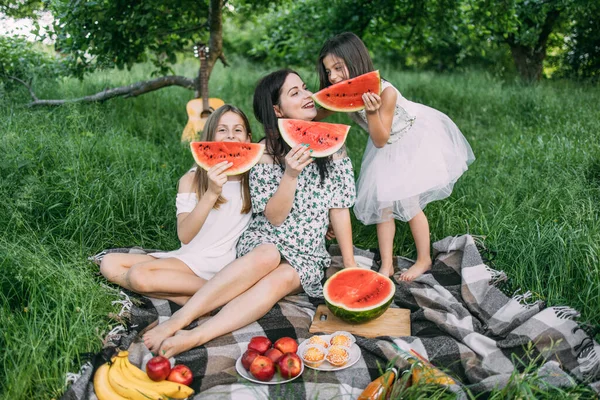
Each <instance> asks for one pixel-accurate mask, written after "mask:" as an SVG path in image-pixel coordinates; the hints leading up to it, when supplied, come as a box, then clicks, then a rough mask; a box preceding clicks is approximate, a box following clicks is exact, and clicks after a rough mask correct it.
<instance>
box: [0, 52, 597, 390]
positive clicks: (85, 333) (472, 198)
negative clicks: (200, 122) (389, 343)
mask: <svg viewBox="0 0 600 400" xmlns="http://www.w3.org/2000/svg"><path fill="white" fill-rule="evenodd" d="M233 64H234V65H235V66H234V67H232V68H228V69H224V68H222V67H217V69H216V70H215V72H214V73H213V76H212V77H211V81H210V89H211V95H212V96H213V97H220V98H222V99H224V100H225V101H227V102H230V103H232V104H235V105H237V106H239V107H241V108H242V109H243V110H245V111H246V112H247V113H248V114H249V116H250V117H251V122H252V126H253V129H254V131H255V132H256V134H255V137H256V136H259V137H260V136H261V135H262V133H261V132H260V129H259V125H258V124H257V123H256V121H255V119H254V118H253V117H252V115H251V114H252V106H251V105H252V93H253V89H254V85H255V83H256V81H257V79H258V78H259V77H260V76H262V75H263V74H265V73H266V72H268V71H267V70H264V69H261V68H259V67H255V66H252V65H249V64H247V63H245V62H244V61H240V60H236V61H234V62H233ZM177 69H178V71H177V72H178V73H180V74H185V75H187V76H192V75H193V73H194V71H195V69H196V65H195V64H194V63H193V61H189V60H188V61H183V62H182V64H181V65H179V66H178V68H177ZM303 75H304V77H305V79H306V81H307V83H308V84H309V87H312V88H313V89H315V88H316V82H317V80H316V77H315V76H314V74H312V73H310V72H306V71H304V73H303ZM147 76H149V69H148V67H147V66H140V67H136V68H135V69H134V71H133V72H132V73H126V72H119V71H108V72H102V73H96V74H95V75H94V76H92V77H90V79H88V80H86V81H85V82H79V81H77V80H72V79H66V80H64V81H61V82H58V83H55V84H51V83H44V82H38V83H37V84H36V90H37V91H38V95H39V96H40V97H42V98H67V97H75V96H81V95H85V94H90V93H95V92H96V91H99V90H102V89H104V88H105V87H112V86H116V85H121V84H126V83H132V82H135V81H137V80H141V79H145V78H146V77H147ZM383 76H385V77H386V78H387V79H389V80H390V81H392V82H393V83H395V84H396V86H397V87H398V88H399V89H400V90H401V91H402V93H403V94H404V95H405V96H406V97H407V98H409V99H412V100H415V101H419V102H423V103H425V104H428V105H430V106H432V107H435V108H438V109H440V110H441V111H443V112H445V113H447V114H448V115H449V116H450V117H451V118H452V119H453V120H454V121H455V122H456V123H457V124H458V126H459V127H460V128H461V129H462V131H463V132H464V134H465V135H466V136H467V138H468V139H469V141H470V143H471V145H472V147H473V150H474V152H475V155H476V157H477V160H476V162H475V163H474V164H473V165H472V167H471V168H470V169H469V171H468V172H467V173H466V174H465V175H464V176H463V177H462V178H461V179H460V180H459V182H458V184H457V185H456V187H455V190H454V192H453V194H452V196H451V197H450V198H448V199H446V200H443V201H439V202H436V203H432V204H430V205H429V206H428V207H427V209H426V215H427V216H428V218H429V222H430V226H431V235H432V240H433V241H435V240H439V239H442V238H444V237H446V236H449V235H459V234H463V233H471V234H474V235H484V236H486V244H487V246H488V247H489V248H491V249H493V250H495V251H497V256H496V258H495V260H494V263H495V264H494V266H495V267H496V268H498V269H503V270H505V271H506V272H507V274H508V276H509V277H510V280H511V284H512V286H513V287H515V288H519V287H520V288H522V289H523V290H531V291H532V292H533V293H534V294H535V296H536V297H537V298H541V299H544V300H546V301H547V302H548V303H549V304H550V305H554V304H567V305H570V306H572V307H574V308H576V309H578V310H579V311H581V313H582V317H581V320H582V321H586V322H590V323H597V322H598V321H599V320H600V262H599V259H600V215H599V214H600V206H599V204H600V145H599V140H598V132H599V131H600V111H599V110H600V109H599V108H598V106H597V105H598V104H599V103H600V90H599V89H598V87H589V86H584V85H580V84H575V83H571V82H552V83H543V84H541V85H539V86H537V87H524V86H520V85H516V84H507V83H503V82H501V81H498V80H496V79H494V78H491V77H489V76H487V75H485V74H479V73H469V74H462V75H436V74H431V73H406V72H397V71H391V70H384V71H383ZM191 96H192V94H191V92H189V91H186V90H184V89H180V88H169V89H164V90H161V91H158V92H155V93H151V94H148V95H144V96H142V97H139V98H134V99H115V100H111V101H108V102H106V103H104V104H87V105H69V106H65V107H61V108H54V109H48V108H43V109H28V108H26V107H24V106H23V104H25V103H26V102H27V101H28V99H27V97H26V96H25V94H24V93H20V94H18V95H14V94H11V95H10V96H9V95H8V94H6V93H3V92H1V91H0V121H2V124H0V160H2V162H1V163H0V176H1V179H0V198H1V199H2V201H0V285H1V288H2V290H1V292H0V296H1V297H0V299H1V302H0V307H1V308H0V327H1V328H0V349H2V350H3V351H2V352H0V360H1V367H0V394H2V395H1V396H0V397H2V398H7V399H20V398H23V399H25V398H48V399H49V398H57V397H58V396H60V394H61V393H62V392H63V391H64V389H65V386H64V385H65V374H66V373H67V372H76V371H77V370H78V369H79V367H80V365H81V363H82V358H81V355H82V354H84V353H86V352H96V351H98V350H100V348H101V341H100V338H102V337H103V336H104V335H105V334H106V333H107V332H108V331H109V330H110V329H111V328H112V327H114V326H115V325H116V324H117V321H115V320H111V319H110V318H109V317H108V314H109V313H110V312H114V311H115V310H116V309H117V308H116V306H111V301H112V300H114V294H113V293H112V292H111V291H110V290H109V289H107V288H105V287H103V286H102V285H101V283H103V282H104V281H103V279H101V278H100V277H99V276H98V273H97V267H95V266H94V265H92V264H91V263H89V262H87V261H86V258H87V257H88V256H89V255H92V254H94V253H96V252H98V251H100V250H102V249H104V248H108V247H118V246H132V245H140V246H144V247H150V248H162V249H170V248H176V247H177V246H178V241H177V236H176V232H175V229H176V225H175V222H176V221H175V217H174V216H175V204H174V195H175V191H176V182H177V180H178V178H179V177H180V175H181V174H182V173H184V172H185V171H186V169H187V168H189V167H190V166H191V164H192V158H191V155H190V154H189V151H188V150H187V148H186V147H185V146H182V145H181V144H180V143H179V138H180V136H181V131H182V129H183V126H184V125H185V123H186V121H187V116H186V113H185V103H186V102H187V100H189V99H190V98H191ZM331 121H337V122H348V119H345V118H344V117H343V116H336V117H335V118H334V119H332V120H331ZM366 139H367V137H366V134H365V133H364V132H362V131H361V130H359V129H358V128H357V127H354V128H353V129H352V131H351V134H350V135H349V138H348V147H349V152H350V155H351V157H352V159H353V162H354V165H355V168H356V172H357V173H358V171H359V168H360V159H361V154H362V150H363V148H364V145H365V143H366ZM354 233H355V242H356V245H358V246H360V247H374V246H376V244H377V239H376V235H375V229H374V227H373V226H368V227H365V226H361V225H360V224H359V223H356V221H354ZM395 251H396V253H398V254H401V255H405V256H409V257H414V256H415V251H414V242H413V240H412V237H411V235H410V230H409V228H408V225H407V224H404V223H399V224H398V228H397V242H396V245H395ZM523 382H525V383H523ZM534 386H535V382H533V381H531V382H530V381H527V380H525V381H522V380H520V381H519V382H518V384H516V385H515V386H514V387H513V388H512V389H511V390H513V391H512V392H510V395H511V397H512V396H513V395H514V396H515V397H518V396H519V393H520V394H521V395H522V396H524V397H527V393H528V391H527V390H530V389H531V387H534ZM521 387H523V388H524V389H522V390H521V389H519V388H521ZM515 388H516V389H515ZM507 393H508V392H501V391H499V392H498V393H496V394H495V396H496V398H501V397H502V396H503V394H507ZM536 393H539V392H536ZM562 393H563V392H556V393H552V392H551V391H548V394H547V397H548V398H559V397H560V396H559V395H562ZM582 393H583V394H585V393H586V392H585V390H584V389H582V388H579V389H577V390H575V391H574V392H570V393H568V394H569V395H572V396H574V397H577V396H579V395H581V394H582ZM414 396H416V397H418V393H417V394H415V395H414ZM436 396H437V395H436ZM440 396H441V397H439V398H443V397H444V396H445V395H444V394H440ZM416 397H415V398H416ZM434 397H435V396H434Z"/></svg>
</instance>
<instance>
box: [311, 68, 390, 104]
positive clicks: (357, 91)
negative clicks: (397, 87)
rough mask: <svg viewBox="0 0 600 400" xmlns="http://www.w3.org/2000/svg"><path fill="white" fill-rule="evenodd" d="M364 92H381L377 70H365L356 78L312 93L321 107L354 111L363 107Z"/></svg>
mask: <svg viewBox="0 0 600 400" xmlns="http://www.w3.org/2000/svg"><path fill="white" fill-rule="evenodd" d="M364 93H376V94H380V93H381V77H380V76H379V71H372V72H367V73H366V74H362V75H359V76H357V77H356V78H352V79H346V80H345V81H342V82H338V83H336V84H334V85H331V86H329V87H326V88H325V89H323V90H320V91H318V92H317V93H315V94H313V95H312V98H313V100H314V101H316V102H317V103H319V104H320V105H321V106H322V107H324V108H326V109H328V110H331V111H338V112H356V111H360V110H362V109H363V108H365V102H364V101H363V99H362V95H363V94H364Z"/></svg>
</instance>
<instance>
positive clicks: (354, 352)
mask: <svg viewBox="0 0 600 400" xmlns="http://www.w3.org/2000/svg"><path fill="white" fill-rule="evenodd" d="M318 336H321V337H322V338H323V339H325V340H327V341H329V337H330V335H318ZM307 343H308V339H306V340H305V341H303V342H302V343H300V345H299V346H298V351H297V353H298V355H299V356H300V358H302V352H303V351H304V348H305V347H306V345H307ZM360 356H361V352H360V347H358V345H357V344H356V343H352V347H350V359H349V360H348V362H347V363H346V364H344V365H342V366H341V367H334V366H333V365H331V364H329V361H327V360H325V361H323V364H321V365H319V366H318V367H311V366H310V365H307V367H308V368H312V369H316V370H318V371H339V370H341V369H346V368H349V367H351V366H353V365H354V364H356V362H357V361H358V360H360Z"/></svg>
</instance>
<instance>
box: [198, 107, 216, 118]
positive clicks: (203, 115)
mask: <svg viewBox="0 0 600 400" xmlns="http://www.w3.org/2000/svg"><path fill="white" fill-rule="evenodd" d="M213 111H214V110H212V109H211V110H204V111H202V112H201V113H200V116H201V117H202V118H208V116H209V115H210V114H212V112H213Z"/></svg>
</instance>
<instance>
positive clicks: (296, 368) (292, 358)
mask: <svg viewBox="0 0 600 400" xmlns="http://www.w3.org/2000/svg"><path fill="white" fill-rule="evenodd" d="M277 365H278V366H279V373H280V374H281V376H282V377H284V378H286V379H290V378H293V377H295V376H298V375H299V374H300V371H302V360H301V359H300V357H298V355H297V354H296V353H285V354H284V355H283V356H282V357H281V358H280V359H279V361H278V362H277Z"/></svg>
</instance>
